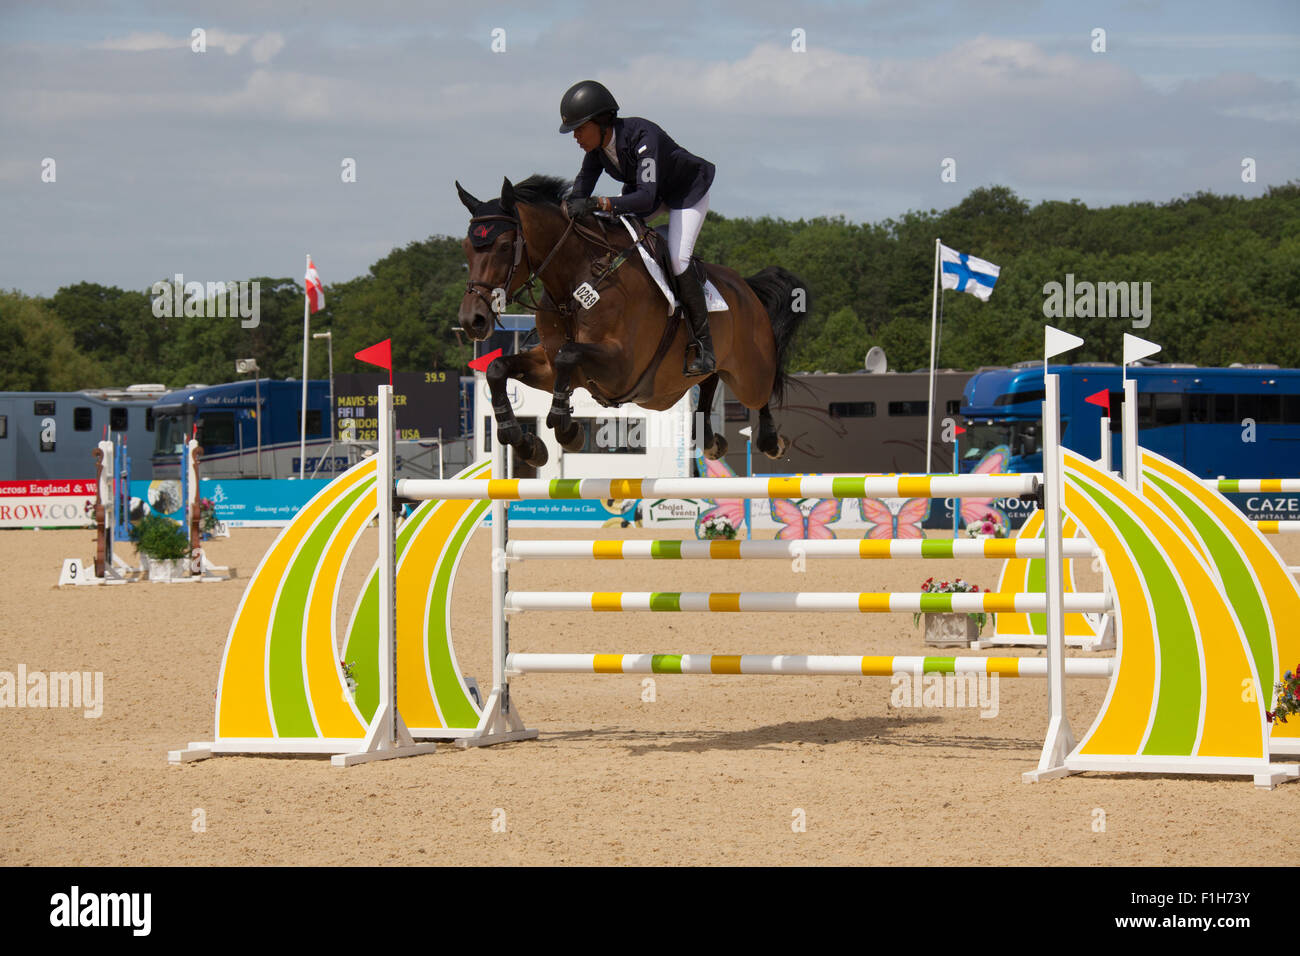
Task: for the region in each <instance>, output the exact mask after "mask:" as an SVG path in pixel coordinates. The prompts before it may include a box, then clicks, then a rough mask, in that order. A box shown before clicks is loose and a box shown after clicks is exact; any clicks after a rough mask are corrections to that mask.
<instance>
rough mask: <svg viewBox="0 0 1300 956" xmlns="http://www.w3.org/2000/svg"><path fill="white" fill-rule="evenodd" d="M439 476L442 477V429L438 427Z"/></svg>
mask: <svg viewBox="0 0 1300 956" xmlns="http://www.w3.org/2000/svg"><path fill="white" fill-rule="evenodd" d="M438 477H439V478H441V477H442V429H441V428H439V429H438Z"/></svg>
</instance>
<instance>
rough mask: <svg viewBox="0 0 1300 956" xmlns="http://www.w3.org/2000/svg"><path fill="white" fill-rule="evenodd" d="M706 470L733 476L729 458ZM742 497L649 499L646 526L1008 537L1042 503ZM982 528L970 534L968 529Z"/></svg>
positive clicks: (793, 534) (983, 470)
mask: <svg viewBox="0 0 1300 956" xmlns="http://www.w3.org/2000/svg"><path fill="white" fill-rule="evenodd" d="M1009 454H1010V452H1009V449H1008V448H1007V447H1006V446H1000V447H998V448H994V449H993V450H991V451H990V452H989V453H988V454H987V455H985V456H984V458H983V459H981V461H980V463H979V464H978V465H977V466H976V468H975V472H976V473H978V474H992V473H996V472H998V471H1000V470H1001V468H1002V466H1003V465H1004V464H1005V462H1006V460H1007V458H1008V457H1009ZM696 461H697V464H698V466H699V470H700V472H701V474H703V475H706V476H708V477H735V472H734V471H732V469H731V468H730V467H729V466H728V465H727V463H726V462H725V461H709V460H707V459H704V458H703V457H698V456H697V459H696ZM745 504H746V502H745V501H744V500H743V499H739V498H732V499H712V498H703V499H700V500H698V501H686V500H676V499H674V500H664V501H658V502H654V501H652V502H644V503H643V509H642V510H643V515H644V516H645V518H646V523H647V524H658V525H683V524H687V523H690V524H692V525H693V526H694V528H695V533H696V536H697V537H699V538H704V537H706V532H705V530H704V526H705V525H706V524H708V525H710V526H713V525H715V524H716V519H718V518H719V517H721V518H724V519H725V520H726V522H727V523H728V524H730V526H731V527H732V528H734V529H736V531H737V534H738V536H739V537H744V536H745V527H746V524H748V526H749V531H750V534H751V535H753V534H756V533H757V534H758V535H759V536H760V537H768V536H769V535H768V532H770V531H772V530H775V531H776V537H777V538H778V539H781V540H797V539H811V540H828V539H832V538H850V537H865V538H869V539H878V540H884V539H891V538H904V539H916V538H926V537H929V538H940V537H945V538H951V537H953V534H954V530H956V531H957V533H959V534H968V533H973V534H978V533H982V528H983V526H984V525H986V524H989V523H991V524H992V525H993V526H995V528H996V529H997V530H996V531H994V532H992V533H996V534H998V536H1010V535H1012V534H1013V533H1014V531H1015V529H1016V528H1017V527H1019V526H1020V524H1022V523H1023V522H1024V520H1025V519H1026V518H1028V516H1029V515H1030V513H1031V512H1033V511H1034V509H1035V508H1036V507H1037V502H1035V501H1032V500H1026V501H1021V500H1019V499H1000V498H999V499H992V498H975V499H952V498H948V499H929V498H906V499H904V498H846V499H843V500H840V499H835V498H801V499H793V498H771V499H768V498H755V499H751V500H750V501H749V510H748V512H746V509H745ZM954 511H955V512H956V513H955V515H954ZM974 525H978V526H980V527H975V528H973V529H972V530H971V531H968V530H967V529H968V528H970V527H971V526H974Z"/></svg>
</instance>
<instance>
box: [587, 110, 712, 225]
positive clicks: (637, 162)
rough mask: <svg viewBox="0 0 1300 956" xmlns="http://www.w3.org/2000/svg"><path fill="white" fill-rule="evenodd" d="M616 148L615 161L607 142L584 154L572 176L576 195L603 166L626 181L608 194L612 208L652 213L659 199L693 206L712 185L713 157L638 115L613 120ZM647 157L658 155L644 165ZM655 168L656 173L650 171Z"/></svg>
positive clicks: (591, 183)
mask: <svg viewBox="0 0 1300 956" xmlns="http://www.w3.org/2000/svg"><path fill="white" fill-rule="evenodd" d="M614 149H615V152H616V153H617V154H618V166H617V167H615V166H614V165H613V164H612V163H611V162H610V161H609V156H608V154H606V152H605V148H604V146H597V147H596V148H595V149H593V150H591V152H589V153H587V155H586V156H584V157H583V160H582V169H581V170H580V171H579V172H578V175H577V178H575V179H574V181H573V192H572V194H571V195H572V196H573V197H574V198H576V199H585V198H587V197H588V196H590V195H591V192H592V190H593V189H594V188H595V186H596V180H597V179H599V178H600V174H601V172H606V173H609V175H610V176H612V177H613V178H614V179H617V180H618V181H619V182H621V183H623V195H621V196H619V197H617V198H614V199H611V200H610V211H611V212H614V213H619V214H622V213H633V214H635V215H639V216H648V215H650V214H651V213H653V212H654V211H655V210H656V209H658V208H659V206H660V205H665V206H667V207H668V208H669V209H685V208H687V207H688V206H694V205H695V204H696V203H697V202H699V201H700V199H701V197H703V196H704V194H705V193H707V192H708V191H709V187H710V186H712V185H713V173H714V166H713V164H712V163H710V162H709V161H708V160H704V159H700V157H698V156H695V155H693V154H692V153H688V152H687V151H686V150H684V149H682V148H681V147H680V146H678V145H677V143H675V142H674V141H673V138H672V137H671V136H669V135H668V134H667V133H665V132H664V131H663V130H662V129H661V128H660V127H659V126H657V125H656V124H654V123H652V122H650V121H649V120H647V119H641V118H640V117H639V116H627V117H623V118H620V119H615V120H614ZM647 159H652V160H654V165H653V167H649V166H648V165H643V164H645V160H647ZM651 168H653V171H654V175H653V176H650V175H649V170H650V169H651ZM643 170H644V171H643Z"/></svg>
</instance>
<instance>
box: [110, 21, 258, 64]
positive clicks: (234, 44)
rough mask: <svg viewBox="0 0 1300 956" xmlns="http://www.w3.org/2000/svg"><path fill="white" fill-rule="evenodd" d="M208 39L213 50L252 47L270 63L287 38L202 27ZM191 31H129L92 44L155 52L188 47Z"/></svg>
mask: <svg viewBox="0 0 1300 956" xmlns="http://www.w3.org/2000/svg"><path fill="white" fill-rule="evenodd" d="M202 29H203V30H204V35H205V36H204V42H205V44H206V46H207V48H208V49H209V50H222V51H224V52H225V53H226V55H227V56H234V55H235V54H237V53H239V51H240V50H242V49H243V48H244V47H245V46H249V43H250V41H251V42H252V45H251V47H250V53H251V55H252V57H253V61H254V62H255V63H269V62H270V60H271V58H272V57H274V56H275V55H276V54H277V53H279V52H280V50H282V49H283V48H284V37H283V36H281V35H280V34H279V33H263V34H260V35H257V34H251V33H229V32H227V31H226V30H222V29H220V28H219V27H212V28H207V27H204V28H202ZM193 42H194V41H193V37H192V35H191V34H189V33H186V34H184V35H181V36H171V35H170V34H166V33H162V32H159V31H152V32H148V33H140V32H137V33H128V34H127V35H126V36H122V37H110V38H109V39H107V40H103V41H102V42H100V43H95V44H93V45H92V46H91V49H94V50H117V51H120V52H125V53H153V52H156V51H158V50H188V49H190V48H191V44H192V43H193Z"/></svg>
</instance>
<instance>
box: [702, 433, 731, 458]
mask: <svg viewBox="0 0 1300 956" xmlns="http://www.w3.org/2000/svg"><path fill="white" fill-rule="evenodd" d="M726 453H727V440H726V439H725V438H723V437H722V436H721V435H714V436H713V441H712V443H711V444H708V445H705V446H704V457H705V458H707V459H709V461H717V460H718V459H719V458H721V457H722V456H723V455H725V454H726Z"/></svg>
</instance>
